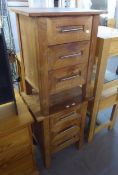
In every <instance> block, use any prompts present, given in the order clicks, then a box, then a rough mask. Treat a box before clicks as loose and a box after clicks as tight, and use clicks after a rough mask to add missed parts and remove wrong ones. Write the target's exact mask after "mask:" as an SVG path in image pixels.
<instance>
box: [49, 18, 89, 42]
mask: <svg viewBox="0 0 118 175" xmlns="http://www.w3.org/2000/svg"><path fill="white" fill-rule="evenodd" d="M91 28H92V16H86V17H57V18H48V19H47V36H48V44H49V45H56V44H62V43H70V42H76V41H83V40H90V37H91Z"/></svg>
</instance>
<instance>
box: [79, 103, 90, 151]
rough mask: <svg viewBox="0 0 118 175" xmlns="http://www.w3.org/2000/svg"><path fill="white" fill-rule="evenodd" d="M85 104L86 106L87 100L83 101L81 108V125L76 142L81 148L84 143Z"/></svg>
mask: <svg viewBox="0 0 118 175" xmlns="http://www.w3.org/2000/svg"><path fill="white" fill-rule="evenodd" d="M87 106H88V102H87V101H86V102H84V103H83V105H82V109H81V118H82V120H81V127H80V136H79V137H80V138H79V142H78V148H81V147H82V146H83V143H84V129H85V122H86V114H87Z"/></svg>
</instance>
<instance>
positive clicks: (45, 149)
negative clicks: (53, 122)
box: [43, 117, 51, 168]
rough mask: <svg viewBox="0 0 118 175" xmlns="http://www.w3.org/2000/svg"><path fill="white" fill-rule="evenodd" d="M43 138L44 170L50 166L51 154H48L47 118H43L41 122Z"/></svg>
mask: <svg viewBox="0 0 118 175" xmlns="http://www.w3.org/2000/svg"><path fill="white" fill-rule="evenodd" d="M43 138H44V163H45V167H46V168H50V166H51V152H50V127H49V117H45V119H44V121H43Z"/></svg>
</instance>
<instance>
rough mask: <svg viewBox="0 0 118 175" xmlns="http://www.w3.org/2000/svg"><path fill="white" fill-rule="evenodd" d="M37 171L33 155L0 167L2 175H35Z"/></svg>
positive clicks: (0, 174)
mask: <svg viewBox="0 0 118 175" xmlns="http://www.w3.org/2000/svg"><path fill="white" fill-rule="evenodd" d="M34 171H35V167H34V162H33V159H32V155H31V154H27V156H24V157H23V158H22V159H18V160H17V161H14V162H13V161H12V160H11V161H10V162H9V163H8V162H7V163H4V164H2V165H0V175H33V172H34Z"/></svg>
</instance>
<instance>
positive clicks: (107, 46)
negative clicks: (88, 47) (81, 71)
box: [88, 27, 118, 142]
mask: <svg viewBox="0 0 118 175" xmlns="http://www.w3.org/2000/svg"><path fill="white" fill-rule="evenodd" d="M117 42H118V30H117V29H113V28H107V27H99V30H98V41H97V52H96V56H97V61H96V63H97V64H96V65H97V67H96V77H95V85H94V89H93V94H94V99H93V100H92V101H91V102H90V105H89V107H88V110H89V111H90V130H89V138H88V141H89V142H91V141H92V140H93V138H94V135H95V134H96V133H98V132H99V131H101V129H103V128H108V129H110V128H111V129H112V128H113V127H114V125H115V121H116V116H117V103H118V91H117V88H118V81H117V80H114V81H112V82H107V83H106V84H104V77H105V72H106V68H107V62H108V58H109V56H114V55H117V54H118V45H117ZM111 106H113V109H112V115H111V118H110V120H109V121H108V122H107V123H105V124H101V125H100V126H98V127H96V120H97V114H98V112H99V111H100V110H103V109H105V108H108V107H111Z"/></svg>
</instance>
